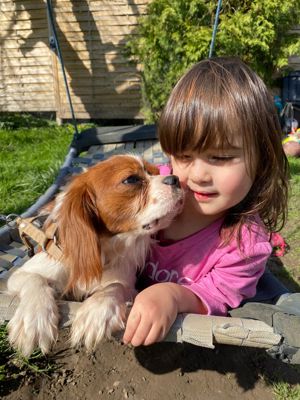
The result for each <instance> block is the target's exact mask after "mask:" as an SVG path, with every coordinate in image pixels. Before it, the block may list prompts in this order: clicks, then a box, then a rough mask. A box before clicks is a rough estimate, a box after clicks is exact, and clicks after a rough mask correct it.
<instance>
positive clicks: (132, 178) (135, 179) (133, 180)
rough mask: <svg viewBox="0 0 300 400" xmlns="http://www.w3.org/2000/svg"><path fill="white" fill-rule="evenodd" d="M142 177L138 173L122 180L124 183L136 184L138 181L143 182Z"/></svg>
mask: <svg viewBox="0 0 300 400" xmlns="http://www.w3.org/2000/svg"><path fill="white" fill-rule="evenodd" d="M141 182H142V178H141V177H140V176H138V175H130V176H128V177H127V178H126V179H124V180H123V181H122V183H124V185H136V184H137V183H141Z"/></svg>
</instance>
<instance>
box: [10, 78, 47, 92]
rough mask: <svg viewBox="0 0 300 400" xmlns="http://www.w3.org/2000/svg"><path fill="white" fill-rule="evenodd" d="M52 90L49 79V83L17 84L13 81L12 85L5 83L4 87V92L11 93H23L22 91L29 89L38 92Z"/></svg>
mask: <svg viewBox="0 0 300 400" xmlns="http://www.w3.org/2000/svg"><path fill="white" fill-rule="evenodd" d="M51 78H52V77H51ZM48 82H49V80H48ZM52 90H53V83H52V79H51V83H43V84H32V83H29V84H23V83H22V84H18V83H14V84H13V85H6V87H5V93H6V94H7V95H8V94H11V93H23V92H24V91H30V92H32V93H39V92H46V93H47V92H48V93H49V92H50V93H51V92H52Z"/></svg>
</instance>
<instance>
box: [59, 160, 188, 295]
mask: <svg viewBox="0 0 300 400" xmlns="http://www.w3.org/2000/svg"><path fill="white" fill-rule="evenodd" d="M59 202H60V204H59V206H58V207H57V211H56V212H57V222H58V235H59V240H60V243H61V246H62V250H63V253H64V258H65V263H66V265H67V267H68V268H70V282H69V289H72V288H74V286H75V285H76V283H78V282H81V283H82V284H84V285H88V284H89V283H90V282H92V281H93V280H94V279H100V277H101V271H102V267H103V266H102V262H101V247H102V245H101V242H102V241H103V239H105V238H106V239H109V238H111V237H113V236H115V235H118V236H119V237H122V235H123V236H124V237H126V235H134V236H139V235H151V234H153V233H155V232H157V231H158V230H160V229H163V228H165V227H166V226H168V224H169V223H170V222H171V220H172V219H173V218H174V216H175V215H176V214H177V213H178V212H179V211H180V209H181V208H182V204H183V191H182V190H181V188H180V185H179V181H178V178H177V177H175V176H173V175H170V176H160V175H159V171H158V168H157V167H155V166H154V165H151V164H149V163H147V162H146V161H144V160H142V159H140V158H138V157H136V156H131V155H119V156H114V157H111V158H109V159H108V160H106V161H103V162H101V163H99V164H97V165H95V166H94V167H92V168H90V169H89V170H88V171H86V172H84V173H83V174H81V175H78V176H77V177H75V178H74V179H73V181H72V182H71V184H70V185H69V187H68V189H67V190H66V192H65V193H64V194H63V195H62V196H61V197H60V200H59ZM127 237H128V236H127ZM134 267H135V266H133V268H134Z"/></svg>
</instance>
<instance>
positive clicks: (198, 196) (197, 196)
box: [193, 192, 218, 201]
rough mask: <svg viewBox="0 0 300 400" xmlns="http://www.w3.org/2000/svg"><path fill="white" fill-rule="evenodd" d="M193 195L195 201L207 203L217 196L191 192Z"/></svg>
mask: <svg viewBox="0 0 300 400" xmlns="http://www.w3.org/2000/svg"><path fill="white" fill-rule="evenodd" d="M193 194H194V197H195V199H196V200H197V201H208V200H210V199H212V198H215V197H216V196H217V195H218V194H217V193H216V192H213V193H209V192H193Z"/></svg>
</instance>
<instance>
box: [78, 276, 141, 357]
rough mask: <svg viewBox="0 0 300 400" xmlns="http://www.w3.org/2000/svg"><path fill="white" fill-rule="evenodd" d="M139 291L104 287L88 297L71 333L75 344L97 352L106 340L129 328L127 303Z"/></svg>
mask: <svg viewBox="0 0 300 400" xmlns="http://www.w3.org/2000/svg"><path fill="white" fill-rule="evenodd" d="M135 294H136V292H135V289H130V288H128V287H125V286H124V285H122V284H121V283H111V284H109V285H108V286H106V287H100V288H99V289H97V290H95V291H94V293H93V294H92V295H91V296H90V297H88V298H87V299H86V300H85V301H84V302H83V304H82V305H81V307H80V308H79V310H78V311H77V313H76V316H75V319H74V321H73V324H72V329H71V343H72V345H73V346H77V345H78V344H80V343H84V345H85V347H86V348H87V349H88V350H93V349H94V348H95V347H96V345H97V344H98V343H99V342H100V341H101V340H102V339H103V338H104V337H107V338H110V337H111V335H112V333H114V332H118V331H120V330H122V329H124V328H125V320H126V311H127V309H126V302H128V301H132V300H133V299H134V297H135Z"/></svg>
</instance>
